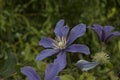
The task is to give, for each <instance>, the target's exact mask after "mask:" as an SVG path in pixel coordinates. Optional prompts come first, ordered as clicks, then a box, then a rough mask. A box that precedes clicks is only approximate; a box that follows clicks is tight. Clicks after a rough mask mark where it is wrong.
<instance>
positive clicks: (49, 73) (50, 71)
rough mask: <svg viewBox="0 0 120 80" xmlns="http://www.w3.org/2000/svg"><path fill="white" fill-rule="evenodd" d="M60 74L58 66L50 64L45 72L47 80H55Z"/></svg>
mask: <svg viewBox="0 0 120 80" xmlns="http://www.w3.org/2000/svg"><path fill="white" fill-rule="evenodd" d="M58 73H59V65H58V64H49V65H48V66H47V68H46V71H45V80H53V79H54V78H55V77H56V76H57V74H58Z"/></svg>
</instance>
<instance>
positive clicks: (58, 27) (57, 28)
mask: <svg viewBox="0 0 120 80" xmlns="http://www.w3.org/2000/svg"><path fill="white" fill-rule="evenodd" d="M63 26H64V20H63V19H61V20H60V21H59V22H58V23H57V24H56V26H55V30H54V32H55V35H56V36H59V37H61V36H62V27H63Z"/></svg>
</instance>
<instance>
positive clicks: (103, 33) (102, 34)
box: [92, 24, 120, 42]
mask: <svg viewBox="0 0 120 80" xmlns="http://www.w3.org/2000/svg"><path fill="white" fill-rule="evenodd" d="M92 29H93V30H94V31H95V32H96V33H97V35H98V37H99V39H100V41H102V42H108V41H109V40H110V39H111V38H112V37H115V36H120V32H119V31H114V32H112V30H113V29H114V27H112V26H105V27H102V26H101V25H99V24H94V25H93V28H92Z"/></svg>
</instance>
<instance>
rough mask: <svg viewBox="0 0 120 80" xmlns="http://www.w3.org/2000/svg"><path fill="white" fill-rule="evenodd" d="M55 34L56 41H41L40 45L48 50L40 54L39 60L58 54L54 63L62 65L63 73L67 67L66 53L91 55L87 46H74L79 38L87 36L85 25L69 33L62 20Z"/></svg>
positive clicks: (46, 38) (78, 26) (43, 39)
mask: <svg viewBox="0 0 120 80" xmlns="http://www.w3.org/2000/svg"><path fill="white" fill-rule="evenodd" d="M54 32H55V35H56V39H55V40H54V39H51V38H48V37H43V38H42V39H41V40H40V42H39V45H41V46H43V47H44V48H46V49H45V50H43V51H41V52H40V54H39V55H38V56H37V57H36V59H37V60H43V59H45V58H47V57H48V56H52V55H53V54H56V53H58V54H57V58H56V59H55V60H54V63H55V64H57V63H59V64H60V68H59V70H60V71H61V70H62V69H63V68H65V66H66V52H81V53H84V54H86V55H88V54H90V51H89V48H88V47H87V46H86V45H83V44H72V43H73V42H74V41H75V40H76V39H77V38H78V37H80V36H83V35H84V34H85V32H86V25H85V24H78V25H77V26H75V27H74V28H72V30H71V31H70V33H69V27H68V26H67V25H65V26H64V20H60V21H59V22H58V23H57V24H56V27H55V30H54ZM68 33H69V35H68Z"/></svg>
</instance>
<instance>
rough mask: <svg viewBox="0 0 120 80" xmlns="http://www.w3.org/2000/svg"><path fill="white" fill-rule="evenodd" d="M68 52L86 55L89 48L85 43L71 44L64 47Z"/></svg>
mask: <svg viewBox="0 0 120 80" xmlns="http://www.w3.org/2000/svg"><path fill="white" fill-rule="evenodd" d="M66 50H67V51H68V52H81V53H85V54H86V55H88V54H90V50H89V48H88V47H87V46H86V45H83V44H72V45H71V46H69V47H68V48H67V49H66Z"/></svg>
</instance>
